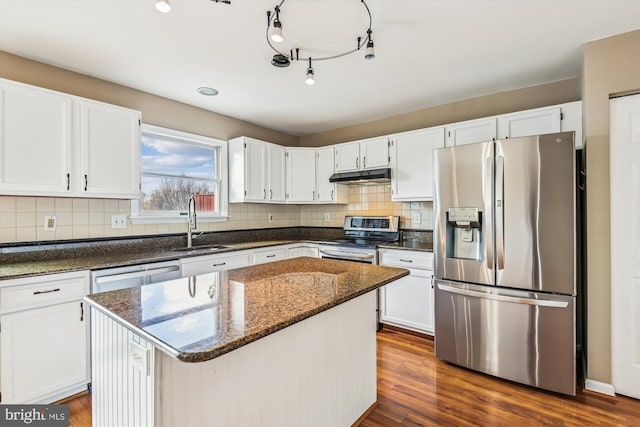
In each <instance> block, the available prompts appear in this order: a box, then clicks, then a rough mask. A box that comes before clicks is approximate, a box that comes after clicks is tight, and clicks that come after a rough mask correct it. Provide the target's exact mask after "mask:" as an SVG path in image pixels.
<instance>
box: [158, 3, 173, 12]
mask: <svg viewBox="0 0 640 427" xmlns="http://www.w3.org/2000/svg"><path fill="white" fill-rule="evenodd" d="M156 9H158V12H162V13H169V12H171V4H170V3H169V0H156Z"/></svg>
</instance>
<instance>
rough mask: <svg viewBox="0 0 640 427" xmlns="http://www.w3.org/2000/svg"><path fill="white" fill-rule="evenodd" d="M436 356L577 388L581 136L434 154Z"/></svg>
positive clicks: (544, 384) (569, 390)
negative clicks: (578, 146)
mask: <svg viewBox="0 0 640 427" xmlns="http://www.w3.org/2000/svg"><path fill="white" fill-rule="evenodd" d="M434 179H435V183H434V189H435V197H434V210H435V229H434V250H435V346H436V356H437V357H438V358H441V359H443V360H446V361H449V362H451V363H455V364H458V365H461V366H465V367H467V368H471V369H474V370H477V371H481V372H485V373H487V374H491V375H495V376H498V377H501V378H506V379H509V380H512V381H516V382H519V383H524V384H528V385H532V386H535V387H540V388H543V389H547V390H552V391H556V392H560V393H564V394H569V395H575V390H576V366H575V364H576V328H575V325H576V220H575V218H576V216H575V210H576V201H575V200H576V199H575V198H576V191H575V151H574V134H573V132H565V133H557V134H547V135H540V136H532V137H523V138H513V139H505V140H498V141H490V142H485V143H478V144H470V145H464V146H459V147H451V148H442V149H436V150H434Z"/></svg>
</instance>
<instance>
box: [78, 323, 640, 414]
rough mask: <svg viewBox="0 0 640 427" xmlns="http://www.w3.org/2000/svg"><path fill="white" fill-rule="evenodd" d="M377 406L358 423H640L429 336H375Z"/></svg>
mask: <svg viewBox="0 0 640 427" xmlns="http://www.w3.org/2000/svg"><path fill="white" fill-rule="evenodd" d="M68 403H69V410H70V426H71V427H90V426H91V397H90V396H89V395H83V396H80V397H77V398H75V399H73V400H71V401H69V402H68ZM378 403H379V404H378V406H377V407H376V408H375V409H374V410H373V412H372V413H371V414H369V416H368V417H367V418H366V419H365V420H364V421H363V422H362V423H361V424H360V426H362V427H381V426H383V427H395V426H492V427H494V426H510V427H511V426H518V427H519V426H543V425H545V426H640V401H638V400H635V399H629V398H626V397H621V396H616V397H609V396H605V395H601V394H598V393H591V392H588V391H585V392H582V393H579V394H578V396H576V397H567V396H562V395H559V394H555V393H549V392H544V391H540V390H537V389H534V388H531V387H526V386H522V385H519V384H515V383H511V382H509V381H504V380H500V379H497V378H493V377H490V376H488V375H483V374H479V373H476V372H473V371H469V370H466V369H463V368H460V367H457V366H455V365H450V364H448V363H446V362H443V361H440V360H437V359H436V358H435V356H434V348H433V341H432V340H430V339H427V338H424V337H419V336H415V335H409V334H406V333H403V332H400V331H396V330H389V329H386V328H385V329H384V330H382V331H381V332H380V333H378Z"/></svg>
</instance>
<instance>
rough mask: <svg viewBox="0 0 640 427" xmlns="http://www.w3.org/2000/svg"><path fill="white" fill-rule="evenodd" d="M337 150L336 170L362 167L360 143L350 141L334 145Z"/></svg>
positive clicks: (341, 170)
mask: <svg viewBox="0 0 640 427" xmlns="http://www.w3.org/2000/svg"><path fill="white" fill-rule="evenodd" d="M334 147H335V149H336V152H335V155H336V172H348V171H354V170H358V169H360V167H361V165H360V143H358V142H348V143H345V144H338V145H334Z"/></svg>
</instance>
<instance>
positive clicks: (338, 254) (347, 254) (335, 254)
mask: <svg viewBox="0 0 640 427" xmlns="http://www.w3.org/2000/svg"><path fill="white" fill-rule="evenodd" d="M320 253H321V254H323V255H329V256H333V257H343V258H352V259H373V258H374V257H375V255H373V254H368V255H367V254H354V253H353V252H339V251H327V250H323V249H320Z"/></svg>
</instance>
